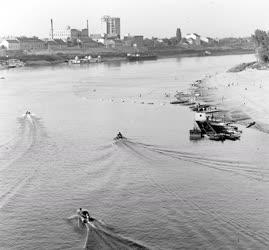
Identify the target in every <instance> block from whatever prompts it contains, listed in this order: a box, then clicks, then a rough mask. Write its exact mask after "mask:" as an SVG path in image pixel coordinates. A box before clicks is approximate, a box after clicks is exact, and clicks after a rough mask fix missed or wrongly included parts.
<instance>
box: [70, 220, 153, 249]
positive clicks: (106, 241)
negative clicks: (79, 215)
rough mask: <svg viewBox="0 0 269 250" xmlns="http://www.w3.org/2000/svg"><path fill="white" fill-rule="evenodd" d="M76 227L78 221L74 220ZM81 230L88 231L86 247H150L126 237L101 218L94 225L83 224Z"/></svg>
mask: <svg viewBox="0 0 269 250" xmlns="http://www.w3.org/2000/svg"><path fill="white" fill-rule="evenodd" d="M74 227H76V228H77V225H76V221H74ZM79 231H80V232H84V231H87V235H86V239H85V243H84V249H91V250H92V249H115V250H118V249H126V250H128V249H141V250H142V249H149V248H147V247H145V246H144V245H143V244H140V243H138V242H136V241H134V240H132V239H129V238H127V237H124V236H123V235H121V233H120V232H118V231H117V230H116V229H115V228H113V227H111V226H109V225H106V224H105V223H104V222H103V221H101V220H95V221H94V222H93V223H92V225H90V224H87V225H86V226H85V225H84V224H83V225H81V226H80V228H79Z"/></svg>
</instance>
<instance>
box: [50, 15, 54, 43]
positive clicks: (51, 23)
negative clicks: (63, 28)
mask: <svg viewBox="0 0 269 250" xmlns="http://www.w3.org/2000/svg"><path fill="white" fill-rule="evenodd" d="M50 29H51V39H52V40H53V20H52V19H50Z"/></svg>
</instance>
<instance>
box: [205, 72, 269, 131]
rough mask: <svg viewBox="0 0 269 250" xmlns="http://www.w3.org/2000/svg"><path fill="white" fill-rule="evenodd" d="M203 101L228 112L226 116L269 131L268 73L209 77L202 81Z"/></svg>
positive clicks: (222, 74) (242, 73)
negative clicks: (254, 123) (251, 123)
mask: <svg viewBox="0 0 269 250" xmlns="http://www.w3.org/2000/svg"><path fill="white" fill-rule="evenodd" d="M201 88H202V89H203V91H204V92H206V94H203V95H204V99H205V100H207V101H208V102H211V103H212V104H213V103H214V104H216V105H218V106H220V107H221V108H223V109H226V110H228V113H227V115H229V116H230V118H231V119H233V120H235V121H241V122H242V123H244V124H247V123H249V122H250V121H255V122H256V128H258V129H260V130H262V131H264V132H269V71H268V70H255V69H247V70H245V71H242V72H238V73H229V72H226V73H221V74H216V75H214V76H208V77H206V78H205V80H204V81H203V82H202V87H201Z"/></svg>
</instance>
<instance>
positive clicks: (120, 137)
mask: <svg viewBox="0 0 269 250" xmlns="http://www.w3.org/2000/svg"><path fill="white" fill-rule="evenodd" d="M123 139H127V138H126V137H124V136H123V135H122V134H121V133H120V132H119V133H118V134H117V136H116V137H115V138H114V140H115V141H118V140H123Z"/></svg>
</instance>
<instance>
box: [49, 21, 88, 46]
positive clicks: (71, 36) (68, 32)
mask: <svg viewBox="0 0 269 250" xmlns="http://www.w3.org/2000/svg"><path fill="white" fill-rule="evenodd" d="M50 24H51V27H50V33H49V38H50V40H54V39H61V40H63V41H68V40H69V41H73V40H82V41H83V40H87V39H89V23H88V20H87V28H85V29H82V30H78V29H72V28H71V27H70V26H67V27H66V28H64V29H54V24H53V20H52V19H51V20H50Z"/></svg>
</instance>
